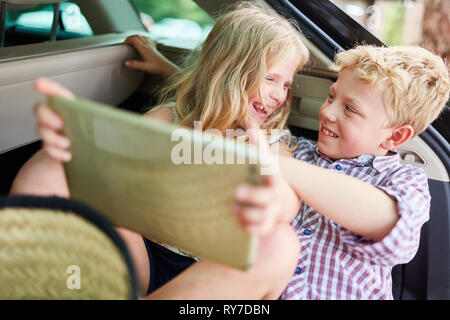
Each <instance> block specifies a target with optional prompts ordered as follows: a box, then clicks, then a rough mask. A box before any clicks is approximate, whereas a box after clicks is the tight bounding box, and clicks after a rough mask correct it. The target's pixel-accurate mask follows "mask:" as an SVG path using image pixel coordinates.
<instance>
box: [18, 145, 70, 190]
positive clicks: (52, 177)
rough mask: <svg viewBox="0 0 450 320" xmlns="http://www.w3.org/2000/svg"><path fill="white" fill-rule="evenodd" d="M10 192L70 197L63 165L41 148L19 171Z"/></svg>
mask: <svg viewBox="0 0 450 320" xmlns="http://www.w3.org/2000/svg"><path fill="white" fill-rule="evenodd" d="M10 194H30V195H40V196H50V195H56V196H60V197H64V198H68V197H69V189H68V186H67V181H66V176H65V173H64V167H63V165H62V164H61V163H60V162H58V161H56V160H54V159H52V158H50V157H49V156H48V155H47V154H46V153H45V152H44V151H43V150H39V151H38V152H37V153H35V154H34V155H33V156H32V157H31V158H30V159H28V160H27V162H25V164H24V165H23V166H22V167H21V168H20V170H19V172H18V173H17V175H16V177H15V179H14V181H13V183H12V185H11V189H10Z"/></svg>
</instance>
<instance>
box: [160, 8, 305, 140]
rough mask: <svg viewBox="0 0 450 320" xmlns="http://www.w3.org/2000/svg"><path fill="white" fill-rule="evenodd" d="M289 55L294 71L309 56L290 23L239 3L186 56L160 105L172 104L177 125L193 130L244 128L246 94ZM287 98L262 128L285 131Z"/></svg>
mask: <svg viewBox="0 0 450 320" xmlns="http://www.w3.org/2000/svg"><path fill="white" fill-rule="evenodd" d="M293 54H295V55H297V56H298V59H299V65H298V67H297V70H296V71H298V70H300V69H301V67H303V65H304V64H305V63H306V61H307V60H308V57H309V53H308V49H307V48H306V46H305V45H304V44H303V42H302V36H301V33H300V31H299V30H298V29H297V28H296V27H295V26H294V25H293V24H292V23H290V22H289V21H288V20H286V19H285V18H283V17H281V16H279V15H278V14H277V13H276V12H275V11H273V10H270V11H269V10H268V9H265V8H263V7H261V6H260V5H257V4H255V3H252V2H248V1H247V2H243V3H239V4H238V5H237V6H236V7H235V8H234V10H232V11H230V12H228V13H226V14H224V15H222V16H220V17H219V18H218V19H217V20H216V23H215V25H214V27H213V28H212V30H211V32H210V33H209V35H208V37H207V38H206V40H205V42H204V44H203V46H202V48H201V50H200V51H197V52H195V51H194V52H193V53H192V54H191V56H190V57H188V59H187V60H186V62H185V64H184V67H183V68H182V69H181V70H180V71H179V72H178V73H177V74H175V75H174V77H173V78H172V79H171V80H172V81H171V84H169V86H168V87H166V88H165V90H163V92H162V98H161V100H160V102H161V103H162V104H167V103H169V102H174V101H175V104H176V110H177V112H178V114H179V115H180V118H181V121H180V122H179V124H180V125H184V126H189V127H193V126H194V121H201V122H202V128H203V130H207V129H212V128H214V129H217V130H220V131H221V132H222V133H223V134H224V133H225V130H226V129H227V128H230V129H235V128H238V127H244V126H245V125H246V123H245V122H246V118H247V117H246V116H247V104H248V93H249V92H253V90H255V89H257V88H258V87H259V84H260V83H261V81H262V80H263V79H264V73H265V72H266V70H267V69H269V68H270V67H271V66H273V65H276V64H277V63H279V62H280V61H282V60H284V59H286V58H289V57H291V55H293ZM289 96H290V94H288V99H286V102H285V103H284V104H283V106H282V107H280V108H278V109H277V111H276V112H274V113H273V114H272V115H271V116H270V117H269V118H268V119H267V120H266V121H265V123H264V124H263V126H262V127H263V128H277V129H278V128H279V129H281V128H283V127H284V125H285V123H286V120H287V117H288V115H289V111H290V101H289V100H290V99H289Z"/></svg>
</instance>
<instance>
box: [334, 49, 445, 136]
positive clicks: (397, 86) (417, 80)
mask: <svg viewBox="0 0 450 320" xmlns="http://www.w3.org/2000/svg"><path fill="white" fill-rule="evenodd" d="M345 68H352V69H353V70H354V74H355V75H356V76H357V77H358V78H359V79H360V80H361V81H363V82H364V83H367V84H370V85H373V86H376V87H378V88H381V89H383V90H384V105H385V108H386V113H387V116H388V123H386V127H393V126H397V125H402V124H409V125H411V126H412V127H413V129H414V136H416V135H418V134H419V133H421V132H422V131H424V130H425V129H426V128H427V126H428V125H429V124H430V123H432V122H433V121H434V120H435V119H436V118H437V117H438V116H439V113H440V112H441V111H442V109H443V107H444V106H445V103H446V102H447V100H448V99H449V91H450V81H449V75H448V70H447V68H446V66H445V63H444V61H443V60H442V58H441V57H439V56H437V55H435V54H433V53H431V52H430V51H428V50H426V49H423V48H420V47H413V46H398V47H389V48H387V47H373V46H358V47H355V48H354V49H350V50H347V51H345V52H341V53H338V54H337V55H336V58H335V69H336V70H337V71H339V72H340V71H342V70H343V69H345Z"/></svg>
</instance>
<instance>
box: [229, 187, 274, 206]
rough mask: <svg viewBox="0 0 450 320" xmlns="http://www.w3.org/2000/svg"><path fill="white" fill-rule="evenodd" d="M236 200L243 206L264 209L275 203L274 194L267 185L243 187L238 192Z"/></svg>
mask: <svg viewBox="0 0 450 320" xmlns="http://www.w3.org/2000/svg"><path fill="white" fill-rule="evenodd" d="M235 200H236V201H237V202H238V203H240V204H243V205H249V206H258V207H262V206H266V205H268V204H269V203H270V202H271V201H273V192H272V191H271V189H270V188H268V187H266V186H265V185H263V186H250V185H241V186H239V187H238V188H237V190H236V193H235Z"/></svg>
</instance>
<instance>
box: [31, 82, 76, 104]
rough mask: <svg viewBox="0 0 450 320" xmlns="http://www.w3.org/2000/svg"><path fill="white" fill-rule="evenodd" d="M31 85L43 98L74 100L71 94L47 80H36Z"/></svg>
mask: <svg viewBox="0 0 450 320" xmlns="http://www.w3.org/2000/svg"><path fill="white" fill-rule="evenodd" d="M33 85H34V89H35V90H36V91H37V92H39V93H42V94H43V95H45V96H59V97H63V98H66V99H73V98H74V95H73V93H72V92H70V91H69V90H67V89H66V88H64V87H62V86H61V85H59V84H58V83H56V82H54V81H51V80H49V79H47V78H37V79H36V80H35V81H34V83H33Z"/></svg>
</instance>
